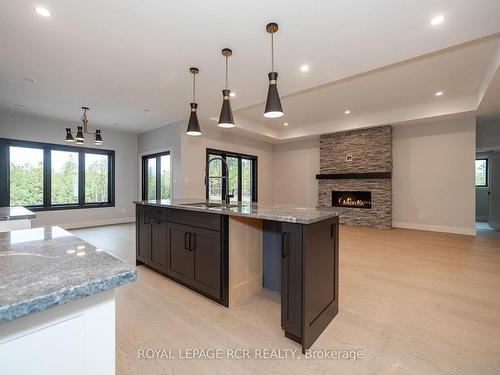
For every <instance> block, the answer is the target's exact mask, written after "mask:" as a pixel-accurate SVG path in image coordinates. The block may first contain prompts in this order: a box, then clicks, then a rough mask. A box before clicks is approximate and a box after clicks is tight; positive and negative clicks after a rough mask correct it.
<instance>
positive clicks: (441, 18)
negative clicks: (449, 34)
mask: <svg viewBox="0 0 500 375" xmlns="http://www.w3.org/2000/svg"><path fill="white" fill-rule="evenodd" d="M443 21H444V16H443V15H442V14H440V15H438V16H435V17H434V18H433V19H432V20H431V25H432V26H436V25H439V24H440V23H442V22H443Z"/></svg>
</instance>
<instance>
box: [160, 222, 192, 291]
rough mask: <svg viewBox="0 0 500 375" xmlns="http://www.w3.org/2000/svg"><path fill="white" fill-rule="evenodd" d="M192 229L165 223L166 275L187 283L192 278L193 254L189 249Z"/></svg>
mask: <svg viewBox="0 0 500 375" xmlns="http://www.w3.org/2000/svg"><path fill="white" fill-rule="evenodd" d="M191 232H192V228H191V227H190V226H187V225H182V224H176V223H170V222H169V223H167V271H166V273H167V275H169V276H172V277H174V278H176V279H178V280H180V281H184V282H186V283H189V282H190V280H191V279H192V278H193V258H194V252H193V251H192V250H190V249H189V247H190V246H189V245H190V233H191Z"/></svg>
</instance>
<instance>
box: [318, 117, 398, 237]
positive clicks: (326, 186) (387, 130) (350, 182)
mask: <svg viewBox="0 0 500 375" xmlns="http://www.w3.org/2000/svg"><path fill="white" fill-rule="evenodd" d="M347 155H352V161H346V156H347ZM368 172H392V127H391V126H381V127H377V128H370V129H362V130H355V131H349V132H342V133H333V134H324V135H322V136H321V137H320V173H321V174H331V173H368ZM333 190H341V191H370V192H371V194H372V202H371V203H372V207H371V209H363V208H351V207H335V209H338V210H339V212H340V222H341V223H344V224H351V225H368V226H374V227H377V228H385V229H389V228H391V227H392V181H391V179H363V178H362V179H347V180H344V179H325V180H319V181H318V203H319V206H322V207H332V191H333Z"/></svg>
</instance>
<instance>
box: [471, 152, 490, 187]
mask: <svg viewBox="0 0 500 375" xmlns="http://www.w3.org/2000/svg"><path fill="white" fill-rule="evenodd" d="M482 160H484V161H485V162H486V180H485V184H484V185H476V187H477V188H487V187H488V177H489V176H488V168H489V166H488V158H476V161H482ZM475 172H476V168H475V165H474V183H475V182H476V174H475Z"/></svg>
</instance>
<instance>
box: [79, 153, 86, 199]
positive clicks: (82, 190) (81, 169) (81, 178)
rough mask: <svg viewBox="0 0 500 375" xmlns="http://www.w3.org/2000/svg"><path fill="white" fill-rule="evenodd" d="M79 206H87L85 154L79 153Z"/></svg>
mask: <svg viewBox="0 0 500 375" xmlns="http://www.w3.org/2000/svg"><path fill="white" fill-rule="evenodd" d="M78 205H79V206H84V205H85V152H83V151H79V152H78Z"/></svg>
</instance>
